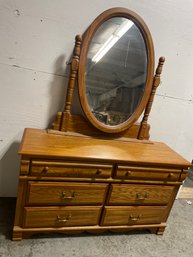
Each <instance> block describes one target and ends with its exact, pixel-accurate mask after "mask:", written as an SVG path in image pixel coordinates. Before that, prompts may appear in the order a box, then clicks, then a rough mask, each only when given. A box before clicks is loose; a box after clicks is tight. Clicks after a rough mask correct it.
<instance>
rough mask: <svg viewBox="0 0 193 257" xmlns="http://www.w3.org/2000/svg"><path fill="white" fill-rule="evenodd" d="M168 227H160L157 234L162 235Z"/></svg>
mask: <svg viewBox="0 0 193 257" xmlns="http://www.w3.org/2000/svg"><path fill="white" fill-rule="evenodd" d="M165 228H166V227H159V228H158V229H157V232H156V234H157V235H160V236H162V235H163V233H164V231H165Z"/></svg>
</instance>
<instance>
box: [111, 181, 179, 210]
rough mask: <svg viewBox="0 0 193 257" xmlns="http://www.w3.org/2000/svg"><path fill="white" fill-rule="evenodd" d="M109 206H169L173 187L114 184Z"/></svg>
mask: <svg viewBox="0 0 193 257" xmlns="http://www.w3.org/2000/svg"><path fill="white" fill-rule="evenodd" d="M110 191H111V193H110V195H109V201H108V204H109V205H167V204H168V203H169V201H170V199H171V196H172V194H173V191H174V187H173V186H157V185H156V186H154V185H138V184H134V185H130V184H128V185H123V184H112V185H111V189H110Z"/></svg>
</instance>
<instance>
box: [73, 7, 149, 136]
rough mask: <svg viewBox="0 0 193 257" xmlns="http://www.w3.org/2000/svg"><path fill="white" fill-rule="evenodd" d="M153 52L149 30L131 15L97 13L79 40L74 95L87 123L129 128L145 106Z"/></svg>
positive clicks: (118, 10) (112, 129) (104, 128)
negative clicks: (78, 57)
mask: <svg viewBox="0 0 193 257" xmlns="http://www.w3.org/2000/svg"><path fill="white" fill-rule="evenodd" d="M153 70H154V52H153V44H152V40H151V36H150V33H149V30H148V29H147V27H146V25H145V24H144V22H143V21H142V20H141V18H139V17H138V16H137V15H136V14H134V13H133V12H130V11H128V10H126V9H123V8H113V9H110V10H108V11H106V12H104V13H102V14H101V15H100V16H99V17H98V18H97V19H96V20H95V21H94V22H93V23H92V24H91V26H90V27H89V29H88V30H87V31H86V33H85V35H84V37H83V44H82V51H81V56H80V68H79V81H78V84H79V95H80V101H81V105H82V108H83V110H84V113H85V114H86V116H87V118H88V119H89V121H90V122H91V123H92V124H93V125H94V126H95V127H97V128H98V129H100V130H102V131H104V132H110V133H114V132H121V131H123V130H125V129H127V128H129V127H130V126H131V125H132V124H133V123H134V122H135V121H136V120H137V119H138V118H139V116H140V115H141V113H142V111H143V109H144V108H145V105H146V104H147V101H148V98H149V95H150V92H151V86H152V79H153Z"/></svg>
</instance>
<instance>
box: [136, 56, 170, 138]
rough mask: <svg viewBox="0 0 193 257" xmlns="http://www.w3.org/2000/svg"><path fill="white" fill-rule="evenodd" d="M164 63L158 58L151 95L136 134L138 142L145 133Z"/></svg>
mask: <svg viewBox="0 0 193 257" xmlns="http://www.w3.org/2000/svg"><path fill="white" fill-rule="evenodd" d="M164 62H165V58H164V57H160V58H159V63H158V66H157V69H156V72H155V76H154V80H153V87H152V91H151V95H150V97H149V101H148V103H147V105H146V108H145V113H144V116H143V119H142V122H141V127H140V130H139V134H138V139H140V140H142V139H144V132H145V130H146V126H147V120H148V117H149V113H150V111H151V107H152V104H153V100H154V96H155V92H156V89H157V87H158V86H159V84H160V75H161V73H162V68H163V64H164Z"/></svg>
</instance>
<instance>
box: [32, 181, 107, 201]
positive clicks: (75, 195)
mask: <svg viewBox="0 0 193 257" xmlns="http://www.w3.org/2000/svg"><path fill="white" fill-rule="evenodd" d="M107 186H108V184H99V183H69V182H28V197H27V204H28V205H34V204H36V205H37V204H46V205H86V204H91V205H92V204H93V205H94V204H95V205H97V204H103V202H104V200H105V197H106V192H107Z"/></svg>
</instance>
